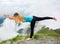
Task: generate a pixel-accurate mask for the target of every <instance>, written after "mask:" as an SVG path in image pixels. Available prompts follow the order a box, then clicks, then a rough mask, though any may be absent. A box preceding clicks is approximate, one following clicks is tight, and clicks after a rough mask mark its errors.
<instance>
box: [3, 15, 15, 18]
mask: <svg viewBox="0 0 60 44" xmlns="http://www.w3.org/2000/svg"><path fill="white" fill-rule="evenodd" d="M4 16H5V17H7V18H10V19H14V17H13V16H9V15H7V14H4Z"/></svg>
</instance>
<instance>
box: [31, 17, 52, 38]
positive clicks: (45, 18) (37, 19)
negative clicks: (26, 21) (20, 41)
mask: <svg viewBox="0 0 60 44" xmlns="http://www.w3.org/2000/svg"><path fill="white" fill-rule="evenodd" d="M47 19H53V18H52V17H36V16H33V20H32V21H31V33H30V38H32V36H33V34H34V26H35V22H36V21H42V20H47Z"/></svg>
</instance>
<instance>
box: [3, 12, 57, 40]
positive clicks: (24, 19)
mask: <svg viewBox="0 0 60 44" xmlns="http://www.w3.org/2000/svg"><path fill="white" fill-rule="evenodd" d="M4 16H5V17H7V18H10V19H13V20H15V22H16V23H17V24H19V23H21V22H31V25H30V26H31V33H30V38H28V39H27V40H31V39H32V36H33V34H34V26H35V23H36V21H42V20H47V19H52V20H55V21H56V18H55V17H36V16H22V15H19V14H18V13H15V14H14V16H9V15H6V14H4Z"/></svg>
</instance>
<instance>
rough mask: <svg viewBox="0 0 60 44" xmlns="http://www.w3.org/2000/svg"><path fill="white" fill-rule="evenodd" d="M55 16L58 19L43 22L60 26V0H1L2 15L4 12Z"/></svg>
mask: <svg viewBox="0 0 60 44" xmlns="http://www.w3.org/2000/svg"><path fill="white" fill-rule="evenodd" d="M15 12H18V13H20V14H23V15H35V16H40V17H41V16H53V17H56V18H57V21H56V22H55V21H43V22H42V24H44V25H47V26H49V27H53V28H55V27H56V28H59V27H60V0H0V17H2V16H3V14H4V13H6V14H8V15H13V14H14V13H15Z"/></svg>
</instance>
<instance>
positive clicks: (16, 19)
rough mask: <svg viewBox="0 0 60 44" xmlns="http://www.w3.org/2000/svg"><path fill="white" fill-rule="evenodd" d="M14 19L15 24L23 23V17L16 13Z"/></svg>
mask: <svg viewBox="0 0 60 44" xmlns="http://www.w3.org/2000/svg"><path fill="white" fill-rule="evenodd" d="M14 17H15V18H14V20H15V22H16V23H18V22H23V16H22V15H19V14H18V13H15V14H14Z"/></svg>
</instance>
